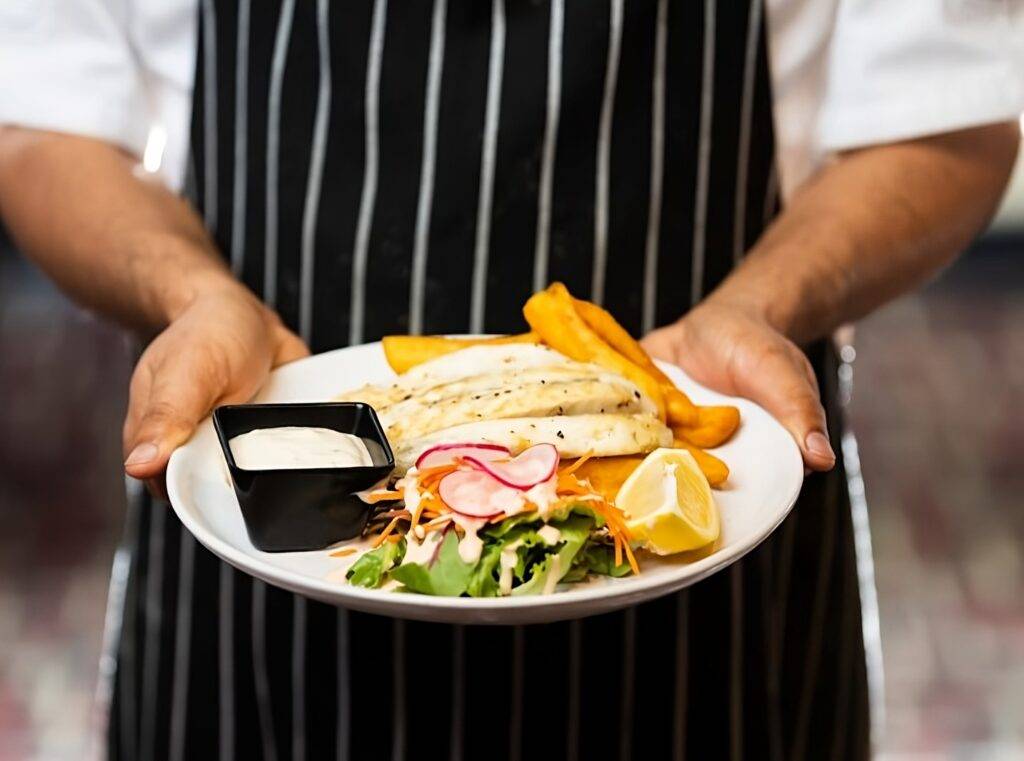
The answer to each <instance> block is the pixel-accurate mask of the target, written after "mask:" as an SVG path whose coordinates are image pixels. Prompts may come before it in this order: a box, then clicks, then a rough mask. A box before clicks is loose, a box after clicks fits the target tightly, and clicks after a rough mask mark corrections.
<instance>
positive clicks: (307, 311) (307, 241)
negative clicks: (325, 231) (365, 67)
mask: <svg viewBox="0 0 1024 761" xmlns="http://www.w3.org/2000/svg"><path fill="white" fill-rule="evenodd" d="M329 9H330V3H329V1H328V0H317V4H316V36H317V47H318V52H319V61H320V85H319V87H318V89H317V96H316V116H315V117H314V123H313V148H312V151H311V153H310V157H309V175H308V178H307V182H306V202H305V205H304V208H303V210H302V265H301V266H302V269H301V273H300V277H299V334H300V335H301V336H302V340H303V341H305V342H306V343H307V344H308V343H309V342H310V339H311V338H312V334H313V275H314V272H315V262H316V260H315V258H314V255H315V252H316V223H317V217H318V215H319V213H320V185H321V183H322V181H323V176H324V157H325V156H326V154H327V127H328V122H329V120H330V115H331V42H330V20H329V18H328V14H329V12H330V11H329Z"/></svg>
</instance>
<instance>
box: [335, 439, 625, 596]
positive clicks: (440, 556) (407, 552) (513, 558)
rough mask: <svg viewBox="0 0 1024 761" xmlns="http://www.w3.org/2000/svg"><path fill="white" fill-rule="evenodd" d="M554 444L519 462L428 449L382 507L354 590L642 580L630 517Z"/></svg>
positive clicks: (544, 587) (465, 590)
mask: <svg viewBox="0 0 1024 761" xmlns="http://www.w3.org/2000/svg"><path fill="white" fill-rule="evenodd" d="M588 459H589V458H588V457H581V458H577V459H575V460H574V461H573V462H572V463H570V464H567V465H564V466H561V467H560V456H559V453H558V450H557V448H556V447H554V446H553V445H551V444H536V445H533V446H531V447H528V448H527V449H525V450H523V451H522V452H521V453H519V454H518V455H516V456H514V457H513V456H512V454H511V452H510V451H509V450H508V449H506V448H505V447H502V446H498V445H494V444H485V443H465V444H443V445H438V446H436V447H434V448H432V449H429V450H427V451H426V452H424V453H423V454H422V455H421V456H420V458H419V459H418V460H417V462H416V464H415V466H414V467H413V468H411V469H410V470H409V471H408V472H407V473H406V474H405V476H404V477H402V478H401V479H399V480H398V481H397V482H395V483H394V484H393V486H392V488H390V489H380V490H375V491H372V492H370V493H369V494H368V495H367V500H368V501H370V502H372V503H374V504H375V505H377V506H378V507H377V510H376V512H375V514H374V516H373V518H372V519H371V524H370V532H371V534H373V535H374V539H373V544H374V545H375V547H374V548H373V549H371V550H370V551H368V552H366V553H364V554H363V555H361V556H360V557H359V558H358V559H357V560H356V561H355V563H354V564H353V565H352V566H351V567H350V568H349V570H348V572H347V575H346V576H347V579H348V581H349V583H351V584H354V585H357V586H362V587H368V588H379V587H384V586H390V587H392V588H401V589H404V590H406V591H410V592H416V593H420V594H429V595H443V596H459V595H467V596H470V597H498V596H504V595H512V596H518V595H529V594H549V593H551V592H552V591H554V589H555V585H556V584H558V583H574V582H580V581H583V580H585V579H587V578H589V577H593V576H610V577H619V576H625V575H627V574H630V573H638V572H639V565H638V563H637V559H636V554H635V553H634V550H633V547H632V544H631V543H632V537H631V534H630V531H629V529H628V528H627V527H626V522H625V519H624V517H623V515H622V513H621V512H620V511H619V510H618V509H617V508H616V507H615V506H614V505H612V504H610V503H609V502H608V501H607V500H606V499H605V497H604V496H602V495H601V494H598V493H596V492H595V491H594V490H593V489H592V488H591V486H590V484H589V482H588V481H587V480H585V479H581V478H580V477H579V476H578V475H577V473H578V472H579V470H580V469H581V468H582V467H583V466H584V465H585V463H586V462H587V460H588Z"/></svg>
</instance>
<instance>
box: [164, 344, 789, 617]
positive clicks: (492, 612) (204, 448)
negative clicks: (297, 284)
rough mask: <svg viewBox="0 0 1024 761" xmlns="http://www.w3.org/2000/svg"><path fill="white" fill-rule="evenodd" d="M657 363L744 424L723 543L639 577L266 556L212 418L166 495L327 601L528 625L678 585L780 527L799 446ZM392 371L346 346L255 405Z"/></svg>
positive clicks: (724, 495)
mask: <svg viewBox="0 0 1024 761" xmlns="http://www.w3.org/2000/svg"><path fill="white" fill-rule="evenodd" d="M661 366H662V368H663V369H664V370H665V372H666V373H668V374H669V375H670V376H671V377H672V379H673V380H674V381H675V382H676V383H677V385H678V386H679V387H680V388H681V389H683V390H684V391H685V392H686V393H687V394H689V395H690V397H691V398H692V399H693V400H694V401H695V402H697V403H698V404H734V405H736V406H737V407H739V408H740V413H741V418H742V421H743V422H742V424H741V426H740V429H739V431H738V432H737V433H736V435H735V436H734V437H733V438H732V440H731V441H729V442H728V443H727V444H725V445H724V446H722V447H719V448H718V449H716V450H715V454H716V455H718V456H719V457H721V458H722V459H723V460H725V462H726V463H728V465H729V468H730V471H731V475H730V476H729V480H728V482H727V484H726V487H725V488H724V489H721V490H717V491H715V492H714V495H715V500H716V502H717V503H718V507H719V510H720V512H721V521H722V535H721V537H720V539H719V541H718V542H717V543H716V544H715V545H714V547H712V548H711V549H709V550H703V551H699V552H697V553H687V554H685V555H675V556H672V557H667V558H658V557H654V556H652V555H648V554H646V553H641V555H640V558H639V559H640V564H641V572H640V574H639V576H636V577H627V578H623V579H608V578H599V579H597V580H595V581H592V582H588V583H585V584H567V585H562V586H560V587H559V588H558V590H556V591H555V592H554V593H553V594H550V595H543V596H535V597H501V598H486V599H479V598H461V597H430V596H425V595H415V594H403V593H396V592H388V591H382V590H377V589H363V588H360V587H354V586H350V585H348V584H347V583H345V582H344V570H345V568H346V567H347V566H348V565H349V564H350V563H351V562H352V561H351V557H348V558H334V557H331V555H330V553H331V552H332V550H318V551H314V552H279V553H268V552H260V551H259V550H257V549H256V548H255V547H253V546H252V543H251V542H250V541H249V537H248V536H247V535H246V531H245V525H244V524H243V522H242V515H241V512H240V511H239V508H238V502H237V501H236V499H235V494H234V491H233V490H232V488H231V484H230V481H229V480H228V475H227V468H226V465H225V462H224V456H223V454H222V453H221V450H220V446H219V445H218V443H217V436H216V433H215V432H214V429H213V422H212V420H211V419H210V418H207V419H206V420H204V421H203V422H202V424H200V426H199V428H198V429H197V431H196V433H195V435H193V436H192V438H191V439H190V440H189V441H188V443H186V444H185V445H184V446H182V447H181V448H179V449H178V450H177V451H176V452H174V454H173V455H172V456H171V461H170V465H169V466H168V468H167V491H168V494H169V495H170V499H171V504H172V505H173V507H174V511H175V512H176V513H177V514H178V517H179V518H180V519H181V521H182V523H184V524H185V527H186V528H188V530H189V531H191V532H192V534H193V535H194V536H195V537H196V539H198V540H199V541H200V542H202V544H204V545H205V546H206V547H207V548H209V549H210V550H211V551H212V552H213V553H214V554H216V555H218V556H219V557H220V558H221V559H223V560H225V561H226V562H228V563H230V564H231V565H233V566H235V567H236V568H238V569H240V570H242V571H245V572H246V573H248V574H251V575H253V576H255V577H257V578H259V579H262V580H263V581H265V582H267V583H268V584H274V585H275V586H279V587H283V588H284V589H287V590H290V591H292V592H295V593H298V594H301V595H306V596H307V597H312V598H314V599H316V600H321V601H323V602H327V603H331V604H335V605H341V606H344V607H346V608H352V609H354V610H360V611H365V612H367V613H378V614H381V615H386V616H395V617H399V618H411V619H419V620H423V621H444V622H448V623H460V624H524V623H537V622H542V621H556V620H560V619H566V618H579V617H582V616H589V615H594V614H596V613H605V612H608V611H610V610H615V609H617V608H624V607H627V606H629V605H636V604H637V603H640V602H644V601H645V600H651V599H653V598H656V597H660V596H661V595H665V594H668V593H669V592H674V591H676V590H678V589H681V588H683V587H686V586H689V585H690V584H693V583H695V582H697V581H699V580H700V579H703V578H706V577H707V576H710V575H711V574H713V573H716V572H717V571H720V570H722V569H723V568H725V567H726V566H728V565H730V564H731V563H735V562H736V561H737V560H739V559H740V558H741V557H743V555H745V554H746V553H747V552H749V551H750V550H752V549H753V548H754V547H756V546H757V545H758V544H759V543H760V542H762V541H763V540H764V539H765V538H766V537H767V536H768V535H769V534H771V532H772V531H773V530H774V529H775V527H776V526H778V525H779V524H780V523H781V522H782V520H783V518H785V517H786V515H787V514H788V513H789V511H790V509H791V508H792V507H793V503H794V502H795V501H796V498H797V495H798V494H799V492H800V486H801V484H802V482H803V463H802V461H801V458H800V452H799V450H798V449H797V446H796V443H795V442H794V441H793V439H792V437H791V436H790V435H789V433H788V432H787V431H786V430H785V429H784V428H783V427H782V426H781V425H779V423H778V422H776V421H775V420H774V419H773V418H772V417H771V416H770V415H769V414H768V413H767V412H765V411H764V410H763V409H761V408H760V407H758V406H757V405H756V404H754V403H752V402H749V401H747V400H745V399H733V398H730V397H726V396H723V395H721V394H717V393H715V392H713V391H709V390H708V389H706V388H704V387H702V386H700V385H698V384H697V383H695V382H694V381H692V380H691V379H690V378H688V377H687V376H686V375H685V374H684V373H683V372H682V371H681V370H680V369H679V368H677V367H674V366H672V365H668V364H664V363H661ZM394 375H395V374H394V372H392V370H391V369H390V368H389V367H388V365H387V362H386V361H385V359H384V352H383V351H382V350H381V347H380V344H379V343H373V344H365V345H363V346H353V347H350V348H347V349H339V350H337V351H332V352H327V353H325V354H319V355H317V356H315V357H309V358H307V359H303V360H300V361H298V362H294V363H292V364H289V365H286V366H284V367H281V368H279V369H277V370H275V371H274V372H273V373H271V376H270V379H269V380H268V382H267V385H266V386H265V387H264V388H263V390H262V391H261V392H260V393H259V395H258V396H257V397H256V399H255V400H254V401H257V402H314V401H327V400H330V399H332V398H334V397H336V396H338V395H339V394H340V393H342V392H343V391H346V390H349V389H352V388H356V387H357V386H361V385H363V384H365V383H378V382H381V381H385V380H388V379H390V378H392V377H394ZM335 549H337V548H335Z"/></svg>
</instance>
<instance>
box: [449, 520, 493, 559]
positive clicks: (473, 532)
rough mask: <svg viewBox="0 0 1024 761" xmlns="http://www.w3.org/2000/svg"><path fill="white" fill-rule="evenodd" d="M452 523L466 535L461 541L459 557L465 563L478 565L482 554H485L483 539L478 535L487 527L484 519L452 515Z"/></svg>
mask: <svg viewBox="0 0 1024 761" xmlns="http://www.w3.org/2000/svg"><path fill="white" fill-rule="evenodd" d="M451 516H452V521H453V522H454V523H455V525H456V526H458V527H459V528H461V529H462V530H463V531H464V532H465V534H464V535H463V537H462V539H460V540H459V557H460V558H462V562H463V563H469V564H471V565H476V563H477V562H478V561H479V560H480V553H481V552H483V549H484V542H483V539H481V538H480V536H479V535H478V534H477V532H478V531H480V529H482V528H483V527H484V526H486V525H487V521H486V519H484V518H470V517H469V516H466V515H459V514H458V513H452V514H451Z"/></svg>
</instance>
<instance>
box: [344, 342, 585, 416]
mask: <svg viewBox="0 0 1024 761" xmlns="http://www.w3.org/2000/svg"><path fill="white" fill-rule="evenodd" d="M570 362H572V360H570V359H569V358H568V357H566V356H565V355H564V354H559V353H558V352H557V351H555V350H554V349H549V348H548V347H547V346H538V345H536V344H499V345H497V346H488V345H484V346H470V347H467V348H465V349H460V350H459V351H456V352H452V353H451V354H444V355H442V356H440V357H438V358H437V359H432V360H430V361H429V362H424V363H423V364H421V365H417V366H416V367H414V368H412V369H411V370H408V371H407V372H404V373H402V374H401V375H399V376H398V377H397V378H395V380H394V382H393V383H390V384H387V385H371V386H363V387H362V388H357V389H353V390H352V391H346V392H345V393H344V394H342V395H341V396H339V397H338V398H339V399H340V400H343V401H358V402H366V403H367V404H369V405H370V406H372V407H373V408H375V409H377V410H378V411H379V410H380V409H381V408H383V407H386V406H387V405H389V404H394V403H396V402H399V401H401V400H402V399H404V398H405V397H407V396H409V395H410V394H418V393H422V392H424V391H427V390H429V389H431V388H434V387H435V386H439V385H441V384H443V383H446V382H449V381H454V380H459V379H462V378H469V377H471V376H474V375H481V374H483V373H495V372H501V371H502V370H507V371H509V372H520V371H522V370H527V369H531V368H537V367H552V366H555V365H564V364H567V363H570Z"/></svg>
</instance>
